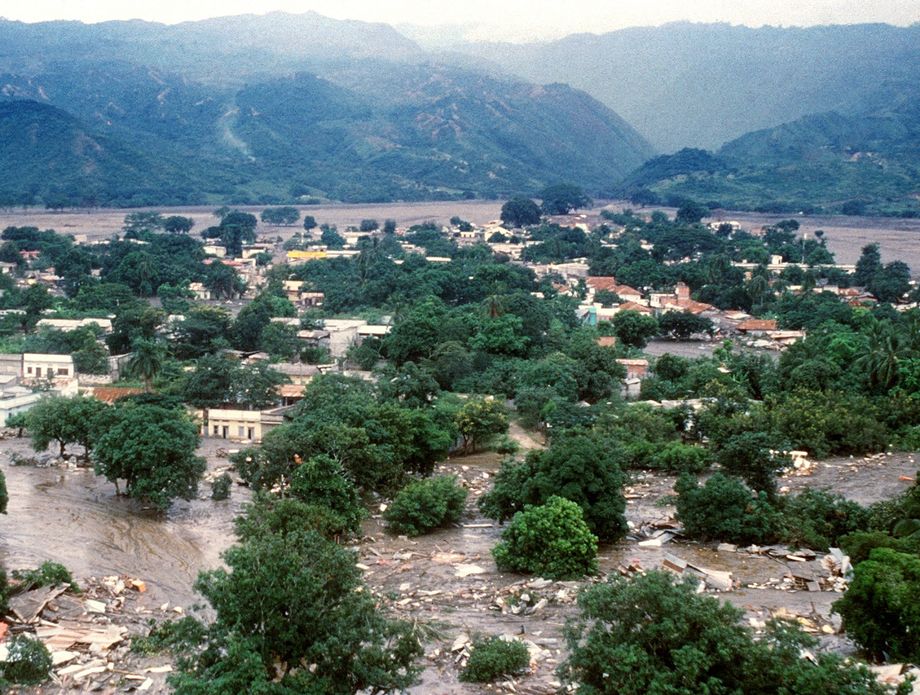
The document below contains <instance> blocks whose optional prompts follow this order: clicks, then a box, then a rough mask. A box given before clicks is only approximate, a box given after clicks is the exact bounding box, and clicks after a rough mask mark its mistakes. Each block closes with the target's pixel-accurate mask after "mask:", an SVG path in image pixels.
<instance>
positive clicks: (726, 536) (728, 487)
mask: <svg viewBox="0 0 920 695" xmlns="http://www.w3.org/2000/svg"><path fill="white" fill-rule="evenodd" d="M675 489H676V490H677V518H678V519H679V520H680V523H681V524H682V525H683V528H684V533H685V534H686V535H687V536H688V537H690V538H696V539H698V540H703V541H705V540H720V541H729V542H732V543H772V542H774V541H775V540H776V539H777V538H778V537H779V534H780V524H781V518H780V514H779V512H778V511H777V510H776V509H775V508H774V507H773V506H772V505H770V503H769V501H768V500H767V496H766V495H765V494H763V493H761V495H759V496H756V495H755V494H754V493H753V492H752V491H751V490H750V488H748V487H746V486H745V485H744V484H743V483H742V482H741V481H740V480H738V479H736V478H731V477H728V476H725V475H723V474H721V473H713V475H712V476H711V477H710V478H709V479H708V480H707V481H706V484H705V485H703V486H700V485H698V484H697V482H696V479H694V478H693V477H691V476H689V475H686V474H684V475H682V476H681V477H680V478H679V479H678V481H677V485H676V486H675Z"/></svg>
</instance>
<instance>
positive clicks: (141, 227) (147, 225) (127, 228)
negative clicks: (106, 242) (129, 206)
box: [122, 211, 165, 239]
mask: <svg viewBox="0 0 920 695" xmlns="http://www.w3.org/2000/svg"><path fill="white" fill-rule="evenodd" d="M164 222H165V220H164V219H163V216H162V215H160V213H158V212H151V211H143V212H129V213H128V214H127V215H125V223H124V225H123V227H122V229H123V230H124V233H125V238H126V239H132V238H133V239H136V238H138V237H140V236H141V235H142V234H145V233H150V232H155V231H157V230H158V229H163V224H164Z"/></svg>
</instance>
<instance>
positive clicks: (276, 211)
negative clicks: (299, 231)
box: [261, 205, 300, 227]
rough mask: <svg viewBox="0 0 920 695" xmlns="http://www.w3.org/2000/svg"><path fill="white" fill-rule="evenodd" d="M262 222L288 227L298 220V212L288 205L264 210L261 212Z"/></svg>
mask: <svg viewBox="0 0 920 695" xmlns="http://www.w3.org/2000/svg"><path fill="white" fill-rule="evenodd" d="M261 217H262V221H263V222H265V223H266V224H280V225H284V226H285V227H289V226H290V225H292V224H296V223H297V220H299V219H300V211H299V210H298V209H297V208H295V207H292V206H290V205H286V206H283V207H276V208H265V209H264V210H263V211H262V215H261Z"/></svg>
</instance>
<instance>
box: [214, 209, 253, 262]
mask: <svg viewBox="0 0 920 695" xmlns="http://www.w3.org/2000/svg"><path fill="white" fill-rule="evenodd" d="M257 224H258V222H257V220H256V218H255V215H251V214H249V213H248V212H240V211H238V210H234V211H233V212H228V213H227V214H226V215H224V216H223V217H222V218H221V220H220V225H219V226H218V227H217V236H219V237H220V240H221V243H222V244H223V245H224V248H225V249H226V250H227V255H228V256H230V257H231V258H236V257H237V256H241V255H242V254H243V242H247V243H252V242H254V241H255V240H256V225H257Z"/></svg>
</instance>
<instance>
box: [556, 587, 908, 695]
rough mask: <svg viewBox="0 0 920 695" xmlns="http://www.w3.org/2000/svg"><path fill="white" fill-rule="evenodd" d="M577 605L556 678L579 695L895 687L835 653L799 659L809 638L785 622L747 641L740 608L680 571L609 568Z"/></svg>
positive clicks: (876, 694) (880, 694)
mask: <svg viewBox="0 0 920 695" xmlns="http://www.w3.org/2000/svg"><path fill="white" fill-rule="evenodd" d="M578 605H579V608H580V615H579V618H578V619H577V620H575V621H573V622H572V623H570V624H569V626H568V627H567V628H566V631H565V636H566V642H567V644H568V647H569V654H570V656H569V657H568V659H567V660H566V661H565V662H564V663H563V665H562V667H561V668H560V675H561V676H562V679H563V680H564V681H565V682H566V683H571V684H573V685H576V684H577V689H576V690H575V692H577V693H579V694H580V695H593V694H598V695H599V694H600V693H619V694H621V695H645V694H647V693H654V694H657V695H661V694H664V693H668V695H696V694H697V693H755V694H757V695H770V694H773V693H801V694H803V695H804V694H805V693H818V692H822V693H832V692H833V693H864V694H865V695H884V694H885V693H888V694H889V695H894V693H895V691H893V690H892V689H890V688H889V687H888V686H885V685H882V684H880V683H878V681H877V680H876V677H875V675H874V674H873V673H872V672H871V671H869V669H868V668H866V667H865V666H863V665H860V664H855V663H852V662H849V661H844V659H843V658H842V657H840V656H838V655H835V654H823V653H818V654H817V656H815V657H814V658H813V659H804V658H802V651H803V650H804V649H814V647H815V645H816V644H817V640H816V639H814V638H812V637H810V636H808V635H806V634H804V633H803V632H802V631H801V629H800V628H799V627H798V626H796V625H795V624H793V623H783V622H780V621H771V622H770V623H769V624H768V625H767V629H766V634H765V635H763V636H762V637H761V638H760V639H757V640H755V639H754V636H753V634H752V632H751V630H750V629H749V628H747V627H745V626H744V625H742V624H741V623H740V620H741V618H742V617H743V611H742V610H740V609H738V608H736V607H734V606H732V605H731V604H728V603H722V602H720V601H719V600H718V599H716V598H714V597H712V596H706V595H705V594H699V593H698V592H697V582H696V581H695V580H692V579H690V578H684V579H683V580H677V579H676V578H675V577H673V575H670V574H668V573H665V572H660V571H653V572H649V573H647V574H644V575H639V576H636V577H635V578H631V579H627V578H624V577H620V576H617V575H611V576H610V578H609V579H608V581H607V582H605V583H603V584H598V585H596V586H593V587H590V588H588V589H587V590H585V591H584V592H583V593H582V594H581V595H580V596H579V597H578ZM909 687H910V686H909V685H908V686H907V688H904V687H900V688H898V689H897V691H896V692H897V693H898V694H899V695H901V694H903V693H906V692H909V690H908V689H909Z"/></svg>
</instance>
